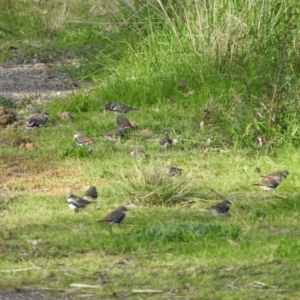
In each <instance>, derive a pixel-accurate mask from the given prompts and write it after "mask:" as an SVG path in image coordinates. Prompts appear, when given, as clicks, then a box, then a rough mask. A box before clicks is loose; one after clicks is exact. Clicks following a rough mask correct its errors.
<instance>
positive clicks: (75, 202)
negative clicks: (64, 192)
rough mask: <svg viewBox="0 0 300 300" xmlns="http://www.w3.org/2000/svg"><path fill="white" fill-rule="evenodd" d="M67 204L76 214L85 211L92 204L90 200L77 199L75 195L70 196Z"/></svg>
mask: <svg viewBox="0 0 300 300" xmlns="http://www.w3.org/2000/svg"><path fill="white" fill-rule="evenodd" d="M67 202H68V204H69V207H70V208H71V209H73V210H74V211H75V212H76V213H77V212H79V211H80V210H82V209H84V208H85V207H86V206H87V205H89V204H91V203H92V202H91V201H89V200H86V199H83V198H80V197H77V196H75V195H73V194H69V195H68V197H67Z"/></svg>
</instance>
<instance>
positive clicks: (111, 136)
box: [104, 128, 127, 140]
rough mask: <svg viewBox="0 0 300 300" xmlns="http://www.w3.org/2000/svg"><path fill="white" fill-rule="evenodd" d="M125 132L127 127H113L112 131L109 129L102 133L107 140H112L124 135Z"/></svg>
mask: <svg viewBox="0 0 300 300" xmlns="http://www.w3.org/2000/svg"><path fill="white" fill-rule="evenodd" d="M126 133H127V129H126V128H117V129H114V130H112V131H109V132H107V133H105V134H104V137H105V138H107V139H108V140H113V139H115V138H116V137H118V136H119V137H124V136H125V135H126Z"/></svg>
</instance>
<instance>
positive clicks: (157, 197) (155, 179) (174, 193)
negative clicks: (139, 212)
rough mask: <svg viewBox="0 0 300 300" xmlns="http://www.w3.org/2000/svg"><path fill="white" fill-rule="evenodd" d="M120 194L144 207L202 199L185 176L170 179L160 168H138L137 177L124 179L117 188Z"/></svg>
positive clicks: (197, 188) (197, 190)
mask: <svg viewBox="0 0 300 300" xmlns="http://www.w3.org/2000/svg"><path fill="white" fill-rule="evenodd" d="M115 188H116V189H117V192H118V193H121V194H122V196H125V197H127V198H129V199H130V200H131V202H132V203H134V204H138V205H139V204H142V205H167V206H171V205H175V204H180V203H184V202H193V201H195V200H197V199H198V200H199V198H201V191H200V189H199V186H197V187H195V186H194V185H192V184H191V183H189V182H188V181H187V179H186V178H185V177H184V176H180V177H170V176H169V175H168V173H167V169H165V170H164V169H163V168H162V167H158V166H146V167H140V168H139V167H136V170H135V176H132V177H131V178H126V179H125V178H124V180H123V183H121V184H119V185H117V187H115Z"/></svg>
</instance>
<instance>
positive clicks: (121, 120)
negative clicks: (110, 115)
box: [116, 115, 134, 129]
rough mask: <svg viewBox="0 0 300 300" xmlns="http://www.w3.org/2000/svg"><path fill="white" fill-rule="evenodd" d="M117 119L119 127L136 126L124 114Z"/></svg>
mask: <svg viewBox="0 0 300 300" xmlns="http://www.w3.org/2000/svg"><path fill="white" fill-rule="evenodd" d="M116 121H117V124H118V127H119V128H126V129H131V128H134V126H132V125H131V123H130V121H129V120H128V119H127V118H125V117H123V116H122V115H118V116H117V120H116Z"/></svg>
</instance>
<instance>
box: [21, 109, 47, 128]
mask: <svg viewBox="0 0 300 300" xmlns="http://www.w3.org/2000/svg"><path fill="white" fill-rule="evenodd" d="M48 117H49V114H48V113H47V112H39V113H35V114H34V117H29V118H28V119H27V120H25V124H26V129H27V130H32V129H34V128H40V127H43V126H44V125H46V123H47V122H48Z"/></svg>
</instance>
